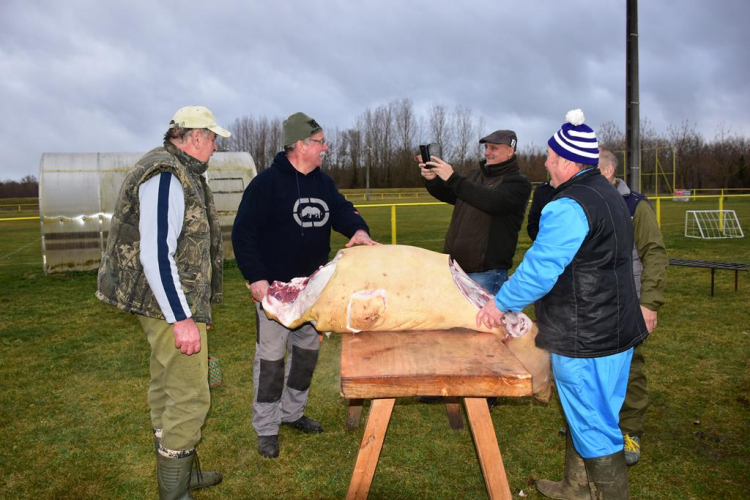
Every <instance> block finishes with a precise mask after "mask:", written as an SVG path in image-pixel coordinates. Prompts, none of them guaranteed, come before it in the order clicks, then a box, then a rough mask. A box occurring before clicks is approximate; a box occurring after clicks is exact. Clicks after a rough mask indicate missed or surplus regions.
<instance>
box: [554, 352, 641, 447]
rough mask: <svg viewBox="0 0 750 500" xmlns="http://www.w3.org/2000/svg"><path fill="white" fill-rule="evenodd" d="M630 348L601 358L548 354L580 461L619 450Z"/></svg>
mask: <svg viewBox="0 0 750 500" xmlns="http://www.w3.org/2000/svg"><path fill="white" fill-rule="evenodd" d="M632 357H633V349H632V348H631V349H628V350H627V351H624V352H621V353H618V354H613V355H612V356H604V357H601V358H569V357H566V356H561V355H559V354H552V355H551V358H552V372H553V374H554V377H555V385H556V387H557V392H558V394H559V396H560V403H561V404H562V407H563V411H564V412H565V419H566V420H567V421H568V428H569V429H570V433H571V437H572V438H573V445H574V446H575V449H576V451H578V453H579V454H580V455H581V456H582V457H583V458H597V457H603V456H606V455H611V454H612V453H616V452H618V451H620V450H622V448H623V441H622V432H621V431H620V426H619V420H620V408H622V403H623V401H625V391H626V389H627V386H628V373H629V372H630V360H631V358H632Z"/></svg>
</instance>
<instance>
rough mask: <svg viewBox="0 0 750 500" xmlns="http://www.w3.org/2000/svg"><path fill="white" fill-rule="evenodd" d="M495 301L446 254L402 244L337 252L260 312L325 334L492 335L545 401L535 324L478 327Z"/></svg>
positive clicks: (544, 356) (273, 294) (272, 291)
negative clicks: (461, 332) (466, 331)
mask: <svg viewBox="0 0 750 500" xmlns="http://www.w3.org/2000/svg"><path fill="white" fill-rule="evenodd" d="M491 299H492V296H491V295H490V294H489V292H487V291H486V290H485V289H484V288H482V287H481V286H479V285H478V284H477V283H476V282H474V281H473V280H472V279H471V278H469V277H468V276H467V275H466V273H464V272H463V270H462V269H461V268H460V267H459V265H458V263H456V262H455V261H453V259H451V258H450V257H449V256H448V255H446V254H441V253H437V252H432V251H430V250H425V249H423V248H417V247H411V246H405V245H379V246H356V247H352V248H347V249H343V250H340V251H339V252H338V253H337V254H336V256H335V257H334V258H333V260H331V262H329V263H328V264H326V265H325V266H323V267H321V268H320V269H318V270H317V271H316V272H315V273H314V274H313V275H312V276H309V277H306V278H303V277H300V278H294V279H293V280H292V281H291V282H289V283H281V282H278V281H276V282H274V283H272V284H271V286H270V288H269V290H268V294H267V295H266V297H265V298H264V299H263V310H264V311H265V313H266V315H267V316H268V317H269V318H271V319H275V320H277V321H278V322H279V323H281V324H283V325H284V326H286V327H287V328H296V327H298V326H300V325H302V324H303V323H307V322H311V323H312V324H314V325H315V328H316V329H317V330H318V331H321V332H338V333H347V332H351V333H357V332H360V331H398V330H447V329H451V328H467V329H470V330H477V331H485V332H491V333H493V334H495V335H497V336H498V339H499V340H500V341H504V342H505V343H506V345H507V346H508V348H509V349H510V350H511V351H512V352H513V353H514V354H515V355H516V357H517V358H518V359H519V360H520V361H521V363H522V364H523V365H524V367H525V368H526V369H527V370H528V371H529V372H530V373H531V374H532V382H533V385H534V395H535V397H536V398H537V399H539V400H544V401H548V400H549V397H550V385H549V354H548V353H547V351H544V350H542V349H539V348H537V347H536V346H535V345H534V339H535V338H536V333H537V330H536V326H535V325H533V323H531V321H529V320H528V318H526V322H524V321H523V318H525V316H521V315H519V316H521V319H520V320H519V317H518V316H516V315H506V319H507V320H509V321H508V322H506V326H508V327H509V328H507V329H506V328H505V327H499V328H496V329H494V330H487V328H486V327H485V326H484V325H480V326H477V324H476V316H477V312H478V311H479V309H480V308H481V307H482V306H484V304H486V303H487V301H488V300H491ZM509 331H510V332H511V333H512V334H511V333H509Z"/></svg>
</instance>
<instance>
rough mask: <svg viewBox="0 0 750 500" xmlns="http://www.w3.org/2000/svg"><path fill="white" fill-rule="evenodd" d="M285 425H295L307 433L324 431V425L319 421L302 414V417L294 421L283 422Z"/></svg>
mask: <svg viewBox="0 0 750 500" xmlns="http://www.w3.org/2000/svg"><path fill="white" fill-rule="evenodd" d="M281 423H282V424H284V425H288V426H289V427H294V428H295V429H297V430H300V431H302V432H304V433H306V434H318V433H320V432H323V426H322V425H320V424H319V423H317V422H316V421H315V420H313V419H311V418H308V417H306V416H304V415H302V416H301V417H300V418H298V419H297V420H295V421H294V422H281Z"/></svg>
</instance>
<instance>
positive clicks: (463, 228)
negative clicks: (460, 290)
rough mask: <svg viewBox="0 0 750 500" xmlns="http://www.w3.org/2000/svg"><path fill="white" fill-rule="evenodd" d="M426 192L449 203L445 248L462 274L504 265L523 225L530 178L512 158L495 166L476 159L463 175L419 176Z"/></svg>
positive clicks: (507, 265)
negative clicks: (476, 164) (450, 212)
mask: <svg viewBox="0 0 750 500" xmlns="http://www.w3.org/2000/svg"><path fill="white" fill-rule="evenodd" d="M425 186H426V187H427V191H429V192H430V194H431V195H432V196H434V197H435V198H437V199H438V200H440V201H444V202H446V203H450V204H452V205H455V208H454V209H453V216H452V218H451V223H450V226H449V227H448V233H447V234H446V235H445V250H444V251H445V253H448V254H450V255H451V256H452V257H453V258H454V259H456V261H457V262H458V264H459V265H460V266H461V268H462V269H463V270H464V271H466V272H467V273H475V272H483V271H489V270H491V269H510V268H511V267H513V254H514V253H515V252H516V245H517V243H518V232H519V231H520V230H521V226H522V225H523V216H524V212H525V211H526V204H527V203H528V202H529V196H530V195H531V183H530V182H529V180H528V179H527V178H526V177H524V176H523V175H521V172H520V170H519V168H518V162H517V161H516V157H515V156H513V158H511V159H510V160H508V161H506V162H503V163H498V164H495V165H486V164H485V163H484V162H481V163H480V164H479V168H478V169H477V170H472V171H471V172H469V174H468V175H466V176H465V177H464V176H462V175H459V174H457V173H455V172H454V173H453V175H451V176H450V177H449V178H448V180H447V181H443V180H442V179H440V178H436V179H434V180H431V181H425Z"/></svg>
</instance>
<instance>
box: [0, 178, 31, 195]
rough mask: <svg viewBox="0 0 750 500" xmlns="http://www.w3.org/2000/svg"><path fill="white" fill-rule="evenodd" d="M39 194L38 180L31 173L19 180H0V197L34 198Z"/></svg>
mask: <svg viewBox="0 0 750 500" xmlns="http://www.w3.org/2000/svg"><path fill="white" fill-rule="evenodd" d="M38 195H39V182H37V180H36V177H34V176H33V175H27V176H26V177H24V178H23V179H21V180H20V181H11V180H5V181H0V198H36V197H37V196H38Z"/></svg>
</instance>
